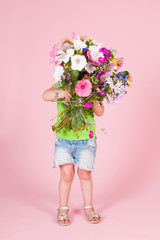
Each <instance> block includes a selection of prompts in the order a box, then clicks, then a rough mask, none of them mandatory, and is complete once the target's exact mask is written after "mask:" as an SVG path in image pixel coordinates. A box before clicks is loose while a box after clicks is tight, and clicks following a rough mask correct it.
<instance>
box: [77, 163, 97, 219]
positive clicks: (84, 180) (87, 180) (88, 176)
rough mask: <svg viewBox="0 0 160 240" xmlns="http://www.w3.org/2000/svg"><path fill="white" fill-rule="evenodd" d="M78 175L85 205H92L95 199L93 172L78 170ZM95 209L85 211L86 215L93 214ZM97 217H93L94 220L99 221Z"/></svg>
mask: <svg viewBox="0 0 160 240" xmlns="http://www.w3.org/2000/svg"><path fill="white" fill-rule="evenodd" d="M77 173H78V176H79V180H80V184H81V190H82V195H83V199H84V205H92V198H93V181H92V172H91V171H87V170H84V169H80V168H77ZM92 211H93V209H92V208H89V209H85V212H86V213H90V212H92ZM97 219H98V218H97V217H93V220H97Z"/></svg>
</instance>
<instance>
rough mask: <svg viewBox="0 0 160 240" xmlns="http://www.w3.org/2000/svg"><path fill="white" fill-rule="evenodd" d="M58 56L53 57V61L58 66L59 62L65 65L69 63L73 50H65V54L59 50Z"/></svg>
mask: <svg viewBox="0 0 160 240" xmlns="http://www.w3.org/2000/svg"><path fill="white" fill-rule="evenodd" d="M58 54H60V55H59V56H56V57H55V60H56V61H58V64H60V63H61V62H65V63H67V62H68V61H69V58H70V57H71V56H73V54H74V50H73V49H67V50H66V53H65V52H64V51H62V50H59V51H58Z"/></svg>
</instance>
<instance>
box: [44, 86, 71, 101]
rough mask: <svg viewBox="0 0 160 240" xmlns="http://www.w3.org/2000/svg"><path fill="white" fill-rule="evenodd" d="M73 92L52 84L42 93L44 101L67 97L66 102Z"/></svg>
mask: <svg viewBox="0 0 160 240" xmlns="http://www.w3.org/2000/svg"><path fill="white" fill-rule="evenodd" d="M70 97H71V94H70V93H69V90H65V91H64V90H59V89H57V88H56V86H52V87H51V88H49V89H47V90H45V91H44V92H43V94H42V99H43V100H44V101H52V102H55V101H56V99H58V98H66V102H67V101H68V100H69V99H70Z"/></svg>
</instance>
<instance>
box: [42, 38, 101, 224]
mask: <svg viewBox="0 0 160 240" xmlns="http://www.w3.org/2000/svg"><path fill="white" fill-rule="evenodd" d="M82 39H83V37H81V40H82ZM65 43H70V40H65V41H63V43H62V46H63V45H64V44H65ZM71 97H72V96H71V94H70V90H65V91H64V90H59V89H58V87H57V84H53V86H51V88H49V89H47V90H45V91H44V92H43V95H42V98H43V100H44V101H53V102H56V99H58V101H57V110H58V113H60V112H61V111H62V110H63V109H64V106H63V104H62V103H61V100H63V101H64V100H65V101H66V102H68V101H69V100H70V98H71ZM92 111H93V113H95V114H96V115H97V116H102V115H103V113H104V105H103V102H101V103H100V104H96V103H95V101H94V105H93V106H92ZM92 116H94V115H91V114H88V116H87V119H88V121H92V122H95V119H94V117H92ZM59 120H60V117H57V122H58V121H59ZM78 136H79V138H78V140H77V137H76V134H75V132H74V131H73V130H72V129H71V130H70V131H67V129H66V128H65V127H64V128H62V129H61V130H60V131H59V132H58V133H56V137H55V153H54V164H53V168H54V167H56V166H59V168H60V181H59V186H58V191H59V207H58V209H57V211H58V213H57V223H58V224H60V225H63V226H66V225H69V224H70V223H71V221H70V218H69V215H68V211H69V207H68V201H69V195H70V190H71V185H72V181H73V178H74V175H75V166H77V174H78V176H79V180H80V185H81V191H82V195H83V200H84V206H83V209H84V213H85V216H86V217H87V219H88V221H89V222H90V223H98V222H100V221H101V217H100V216H99V214H98V213H97V212H95V210H94V207H93V204H92V194H93V182H92V175H91V174H92V171H93V170H94V168H93V165H94V161H95V156H96V149H97V137H96V133H95V127H93V128H92V136H90V135H89V133H88V132H86V130H82V131H78ZM90 137H91V138H90Z"/></svg>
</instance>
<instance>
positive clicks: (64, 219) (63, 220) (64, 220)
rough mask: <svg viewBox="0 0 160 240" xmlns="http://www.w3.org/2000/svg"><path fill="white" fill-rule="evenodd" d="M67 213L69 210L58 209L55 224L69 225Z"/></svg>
mask: <svg viewBox="0 0 160 240" xmlns="http://www.w3.org/2000/svg"><path fill="white" fill-rule="evenodd" d="M68 211H69V209H63V207H62V209H61V208H58V214H57V222H58V223H59V224H60V225H69V224H70V219H69V217H68Z"/></svg>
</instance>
